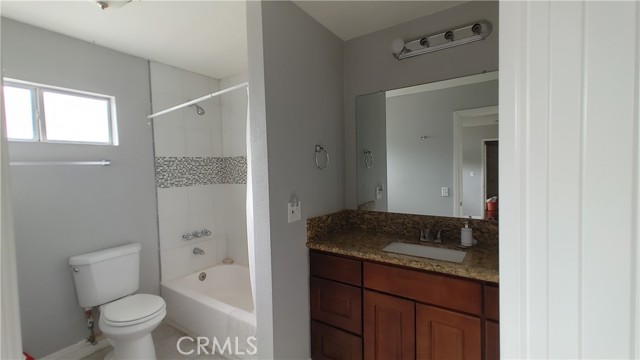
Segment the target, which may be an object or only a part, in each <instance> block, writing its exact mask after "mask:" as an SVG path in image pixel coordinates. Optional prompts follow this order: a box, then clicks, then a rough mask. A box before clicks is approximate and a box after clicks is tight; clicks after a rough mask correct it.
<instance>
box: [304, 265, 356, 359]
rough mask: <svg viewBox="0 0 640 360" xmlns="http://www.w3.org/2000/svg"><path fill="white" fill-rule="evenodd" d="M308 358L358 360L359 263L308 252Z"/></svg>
mask: <svg viewBox="0 0 640 360" xmlns="http://www.w3.org/2000/svg"><path fill="white" fill-rule="evenodd" d="M309 264H310V274H311V277H310V279H309V284H310V300H311V358H312V359H314V360H317V359H344V360H347V359H362V262H361V261H359V260H353V259H348V258H344V257H339V256H333V255H327V254H322V253H317V252H311V253H310V258H309Z"/></svg>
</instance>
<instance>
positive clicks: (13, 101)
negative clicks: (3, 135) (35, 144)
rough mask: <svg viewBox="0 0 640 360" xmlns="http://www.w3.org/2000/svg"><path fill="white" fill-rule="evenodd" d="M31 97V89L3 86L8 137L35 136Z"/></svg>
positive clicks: (28, 138)
mask: <svg viewBox="0 0 640 360" xmlns="http://www.w3.org/2000/svg"><path fill="white" fill-rule="evenodd" d="M32 99H33V97H32V96H31V89H25V88H19V87H12V86H5V87H4V111H5V114H6V118H7V137H8V138H9V139H16V140H32V139H34V138H35V136H34V133H33V132H34V127H33V104H32Z"/></svg>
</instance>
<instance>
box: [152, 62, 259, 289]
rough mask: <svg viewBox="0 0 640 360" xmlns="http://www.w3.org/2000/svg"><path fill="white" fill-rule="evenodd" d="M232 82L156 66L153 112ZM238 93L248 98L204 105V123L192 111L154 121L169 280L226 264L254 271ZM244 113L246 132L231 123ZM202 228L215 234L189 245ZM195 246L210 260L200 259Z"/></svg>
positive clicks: (242, 101) (162, 234)
mask: <svg viewBox="0 0 640 360" xmlns="http://www.w3.org/2000/svg"><path fill="white" fill-rule="evenodd" d="M228 81H229V80H222V81H221V80H217V79H213V78H209V77H206V76H203V75H199V74H195V73H191V72H188V71H185V70H181V69H177V68H174V67H171V66H167V65H163V64H159V63H154V62H152V63H151V90H152V101H153V112H157V111H160V110H163V109H166V108H169V107H171V106H174V105H177V104H180V103H183V102H185V101H189V100H192V99H195V98H198V97H201V96H203V95H206V94H208V93H212V92H215V91H217V90H219V89H221V88H222V87H226V86H227V85H222V83H224V82H228ZM238 92H239V93H241V94H242V95H244V98H240V97H234V98H232V99H231V101H230V100H227V99H223V98H222V97H218V98H214V99H211V100H206V101H203V102H200V103H199V105H200V106H201V107H202V108H204V110H205V112H206V113H205V114H204V115H202V116H201V115H197V113H196V109H195V108H194V107H187V108H184V109H180V110H177V111H174V112H171V113H169V114H166V115H162V116H159V117H157V118H156V119H154V120H153V127H154V128H153V129H154V147H155V156H156V186H157V188H158V189H157V190H158V217H159V227H160V260H161V273H162V281H167V280H171V279H174V278H176V277H180V276H182V275H186V274H188V273H191V272H194V271H197V270H200V269H203V268H207V267H209V266H212V265H215V264H219V263H221V262H222V260H223V259H224V258H225V257H231V258H233V259H234V260H236V262H238V263H241V264H247V251H246V249H247V248H246V225H245V192H246V185H245V184H246V150H245V148H246V146H245V137H244V130H245V125H244V123H245V122H246V93H244V92H243V91H241V90H240V91H238ZM225 106H226V107H233V108H234V110H224V109H223V108H224V107H225ZM235 108H238V109H235ZM242 109H244V110H242ZM241 113H242V114H244V115H243V117H244V120H242V126H239V125H238V124H235V123H234V122H235V121H237V119H226V120H225V119H224V117H225V116H226V117H229V116H230V114H232V115H236V116H237V117H239V116H240V114H241ZM225 123H229V124H231V123H233V126H231V125H227V126H225ZM240 132H241V133H242V134H237V133H240ZM238 141H239V142H240V143H236V142H238ZM225 143H229V145H227V146H225ZM240 149H242V151H240ZM231 150H234V151H231ZM241 225H242V226H241ZM203 229H208V230H210V231H211V232H212V235H211V236H207V237H202V238H193V239H192V240H184V239H183V238H182V235H183V234H185V233H192V232H194V231H200V230H203ZM238 243H242V244H238ZM195 247H198V248H200V249H202V250H204V252H205V254H204V255H195V254H193V249H194V248H195ZM242 251H244V253H242Z"/></svg>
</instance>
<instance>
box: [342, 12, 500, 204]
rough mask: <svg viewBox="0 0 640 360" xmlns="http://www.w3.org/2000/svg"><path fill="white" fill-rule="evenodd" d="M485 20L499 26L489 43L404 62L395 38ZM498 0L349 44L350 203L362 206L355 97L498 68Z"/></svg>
mask: <svg viewBox="0 0 640 360" xmlns="http://www.w3.org/2000/svg"><path fill="white" fill-rule="evenodd" d="M479 19H486V20H489V21H490V22H491V23H492V24H493V33H492V34H491V35H489V37H487V39H485V40H483V41H478V42H475V43H471V44H467V45H464V46H459V47H455V48H452V49H447V50H442V51H437V52H434V53H431V54H427V55H421V56H416V57H413V58H410V59H405V60H401V61H398V60H396V59H395V58H394V57H393V56H392V55H391V50H390V44H391V41H392V40H393V39H394V38H397V37H401V38H403V39H413V38H417V37H419V36H421V35H425V34H430V33H434V32H438V31H441V30H443V29H447V28H450V27H455V26H457V25H461V24H466V23H469V22H472V21H476V20H479ZM498 30H499V23H498V2H497V1H492V2H484V1H472V2H468V3H465V4H462V5H459V6H455V7H453V8H450V9H447V10H444V11H441V12H438V13H436V14H432V15H428V16H425V17H422V18H419V19H416V20H412V21H409V22H406V23H404V24H400V25H397V26H394V27H391V28H388V29H384V30H381V31H378V32H375V33H372V34H368V35H364V36H361V37H358V38H355V39H352V40H349V41H347V42H345V44H344V69H345V72H344V77H345V78H344V105H345V115H344V116H345V129H344V134H345V162H346V165H345V172H346V184H345V186H346V187H345V191H346V198H345V199H346V206H347V208H350V209H355V208H356V206H357V177H356V172H357V170H356V169H357V161H359V157H358V158H357V155H356V115H355V105H356V104H355V98H356V96H358V95H362V94H371V93H374V92H377V91H380V90H390V89H397V88H401V87H406V86H411V85H417V84H423V83H430V82H434V81H440V80H446V79H452V78H457V77H461V76H466V75H473V74H479V73H482V72H483V71H495V70H497V69H498Z"/></svg>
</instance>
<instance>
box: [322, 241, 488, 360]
mask: <svg viewBox="0 0 640 360" xmlns="http://www.w3.org/2000/svg"><path fill="white" fill-rule="evenodd" d="M310 263H311V271H310V272H311V278H310V290H311V320H312V321H311V348H312V349H311V350H312V351H311V354H312V358H313V359H362V358H364V359H378V360H387V359H397V360H402V359H486V360H489V359H499V358H500V353H499V325H498V321H499V318H498V317H499V311H498V310H499V306H498V287H497V286H495V285H493V284H487V283H483V282H480V281H476V280H470V279H469V280H468V279H463V278H457V277H451V276H446V275H440V274H436V273H431V272H425V271H419V270H411V269H407V268H401V267H398V266H392V265H384V264H379V263H373V262H369V261H360V260H355V259H351V258H346V257H342V256H335V255H330V254H326V253H320V252H316V251H311V253H310Z"/></svg>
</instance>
